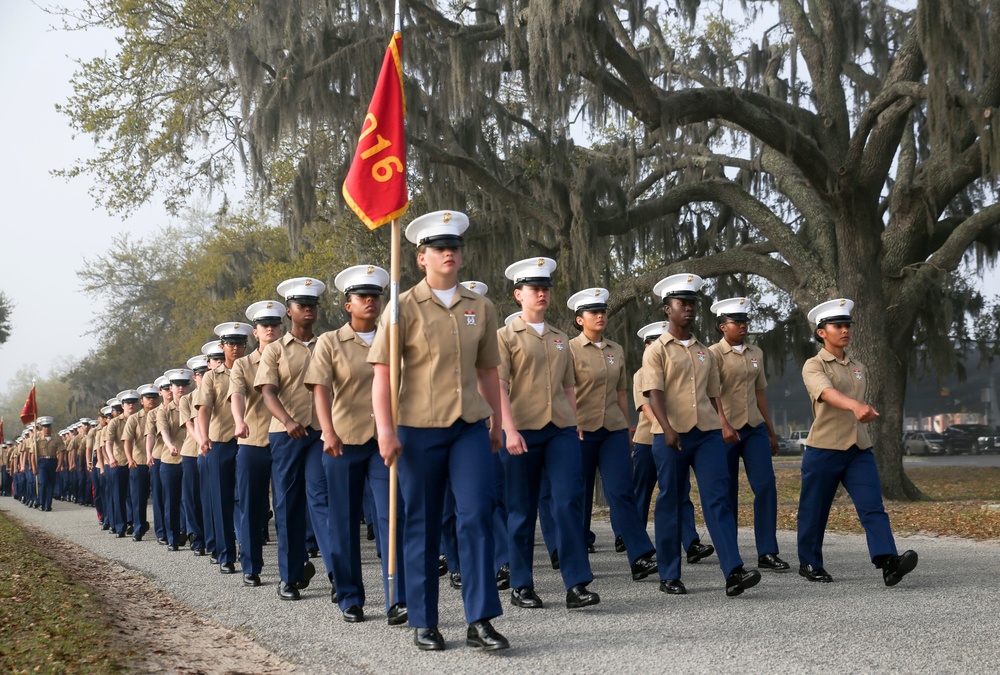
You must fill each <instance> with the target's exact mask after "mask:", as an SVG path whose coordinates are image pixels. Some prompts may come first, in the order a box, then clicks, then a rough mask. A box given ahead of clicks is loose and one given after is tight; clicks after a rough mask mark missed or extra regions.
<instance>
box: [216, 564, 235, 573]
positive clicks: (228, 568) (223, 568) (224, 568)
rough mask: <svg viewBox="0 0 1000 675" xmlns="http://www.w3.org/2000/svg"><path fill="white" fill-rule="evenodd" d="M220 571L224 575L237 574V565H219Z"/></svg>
mask: <svg viewBox="0 0 1000 675" xmlns="http://www.w3.org/2000/svg"><path fill="white" fill-rule="evenodd" d="M219 571H220V572H222V573H223V574H236V565H235V564H233V563H230V562H226V563H222V564H221V565H219Z"/></svg>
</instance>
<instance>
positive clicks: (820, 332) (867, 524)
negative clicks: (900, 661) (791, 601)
mask: <svg viewBox="0 0 1000 675" xmlns="http://www.w3.org/2000/svg"><path fill="white" fill-rule="evenodd" d="M853 309H854V302H853V301H851V300H848V299H846V298H838V299H836V300H829V301H827V302H823V303H820V304H819V305H817V306H816V307H813V308H812V309H811V310H810V311H809V317H808V318H809V323H810V324H812V325H814V326H815V327H816V330H815V333H814V335H815V338H816V342H818V343H819V344H820V345H822V347H821V349H820V350H819V354H817V355H816V356H814V357H812V358H811V359H809V360H807V361H806V362H805V364H804V365H803V366H802V380H803V381H804V382H805V385H806V390H807V391H808V392H809V399H810V401H811V402H812V413H813V418H814V419H815V421H814V422H813V425H812V428H811V429H810V430H809V437H808V438H807V439H806V448H805V452H804V453H803V455H802V492H801V494H800V495H799V518H798V523H799V542H798V543H799V574H800V575H801V576H803V577H805V578H806V579H808V580H809V581H819V582H830V581H833V577H831V576H830V574H829V573H828V572H827V571H826V569H825V568H824V566H823V534H824V533H825V531H826V523H827V519H828V518H829V516H830V505H831V504H832V503H833V498H834V497H835V496H836V494H837V488H838V487H839V486H840V485H843V486H844V489H846V490H847V494H849V495H850V496H851V500H852V501H853V502H854V508H855V509H857V511H858V518H859V519H860V520H861V525H862V527H864V528H865V534H866V535H867V539H868V553H869V555H870V557H871V561H872V563H873V564H874V565H875V567H877V568H879V569H881V570H882V579H883V581H884V582H885V585H886V586H895V585H896V584H898V583H899V582H900V581H901V580H902V578H903V577H904V576H906V575H907V574H909V573H910V572H912V571H913V569H914V568H915V567H916V566H917V553H916V551H906V552H904V553H903V554H902V555H898V554H897V552H896V542H895V540H894V539H893V536H892V528H891V527H890V525H889V516H888V515H886V512H885V508H884V506H883V505H882V488H881V485H880V483H879V478H878V467H877V465H876V464H875V455H874V454H872V442H871V439H870V437H869V436H868V428H867V426H866V425H867V424H868V422H871V421H872V420H873V419H875V418H877V417H878V415H879V413H878V411H877V410H875V408H873V407H872V406H870V405H869V404H867V403H865V397H866V394H867V389H868V380H867V377H866V374H865V367H864V365H862V364H861V362H860V361H858V360H856V359H854V358H853V357H851V355H850V354H848V353H847V351H846V348H847V345H848V344H849V343H850V340H851V324H852V320H851V311H852V310H853Z"/></svg>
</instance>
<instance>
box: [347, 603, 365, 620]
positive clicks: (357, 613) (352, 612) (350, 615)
mask: <svg viewBox="0 0 1000 675" xmlns="http://www.w3.org/2000/svg"><path fill="white" fill-rule="evenodd" d="M342 614H343V615H344V621H346V622H347V623H361V622H362V621H364V620H365V610H363V609H361V606H360V605H351V606H350V607H348V608H347V609H345V610H344V611H343V612H342Z"/></svg>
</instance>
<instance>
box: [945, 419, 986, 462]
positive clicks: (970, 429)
mask: <svg viewBox="0 0 1000 675" xmlns="http://www.w3.org/2000/svg"><path fill="white" fill-rule="evenodd" d="M941 436H942V437H943V438H944V442H945V447H946V448H947V451H948V454H949V455H957V454H958V453H960V452H968V453H970V454H973V455H978V454H980V453H983V452H1000V434H998V433H997V430H996V429H994V428H993V427H989V426H986V425H985V424H952V425H951V426H950V427H948V428H947V429H945V430H944V433H943V434H941Z"/></svg>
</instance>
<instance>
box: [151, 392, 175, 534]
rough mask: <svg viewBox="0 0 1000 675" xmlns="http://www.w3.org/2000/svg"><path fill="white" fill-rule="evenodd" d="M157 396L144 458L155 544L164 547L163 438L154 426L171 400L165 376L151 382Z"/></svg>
mask: <svg viewBox="0 0 1000 675" xmlns="http://www.w3.org/2000/svg"><path fill="white" fill-rule="evenodd" d="M153 386H154V387H156V392H157V395H158V396H159V397H160V400H159V403H158V405H157V407H156V410H154V411H153V412H151V413H149V414H148V415H146V457H147V464H148V465H149V484H150V486H151V491H150V494H151V496H152V502H153V533H154V534H155V535H156V543H158V544H162V545H163V546H166V545H167V544H168V543H169V542H168V541H167V525H166V523H167V521H166V516H165V515H164V512H163V481H162V479H161V478H160V467H161V466H162V465H163V450H164V443H163V437H162V436H160V432H159V429H158V428H157V426H156V423H157V420H158V419H159V417H160V408H162V407H163V406H165V405H167V404H168V403H170V401H172V400H173V395H172V394H171V393H170V380H168V379H167V377H166V375H160V376H159V377H158V378H156V380H154V381H153Z"/></svg>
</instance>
